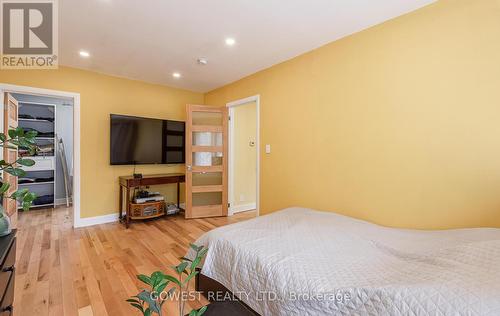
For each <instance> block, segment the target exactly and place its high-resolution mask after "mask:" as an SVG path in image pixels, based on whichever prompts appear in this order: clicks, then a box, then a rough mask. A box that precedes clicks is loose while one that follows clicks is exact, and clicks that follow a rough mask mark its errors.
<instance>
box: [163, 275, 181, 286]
mask: <svg viewBox="0 0 500 316" xmlns="http://www.w3.org/2000/svg"><path fill="white" fill-rule="evenodd" d="M163 277H164V278H165V279H167V280H169V281H170V282H173V283H175V284H177V285H179V286H181V282H180V281H179V280H177V278H175V277H173V276H171V275H168V274H165V275H164V276H163Z"/></svg>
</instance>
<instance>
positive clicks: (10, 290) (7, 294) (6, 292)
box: [0, 230, 16, 316]
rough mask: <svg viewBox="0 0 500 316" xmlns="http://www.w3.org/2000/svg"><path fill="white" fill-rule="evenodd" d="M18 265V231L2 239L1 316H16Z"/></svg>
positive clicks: (0, 265) (0, 253) (0, 244)
mask: <svg viewBox="0 0 500 316" xmlns="http://www.w3.org/2000/svg"><path fill="white" fill-rule="evenodd" d="M15 263H16V230H12V233H11V234H10V235H8V236H4V237H0V297H1V301H0V302H1V303H0V316H10V315H14V309H13V307H12V303H13V302H14V279H15V273H14V271H15V267H14V264H15Z"/></svg>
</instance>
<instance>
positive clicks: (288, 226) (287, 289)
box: [196, 208, 500, 315]
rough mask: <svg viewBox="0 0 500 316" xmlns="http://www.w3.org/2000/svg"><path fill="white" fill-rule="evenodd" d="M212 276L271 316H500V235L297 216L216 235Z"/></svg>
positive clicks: (205, 240)
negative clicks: (429, 229)
mask: <svg viewBox="0 0 500 316" xmlns="http://www.w3.org/2000/svg"><path fill="white" fill-rule="evenodd" d="M196 244H198V245H204V246H206V247H208V249H209V250H208V253H207V256H206V258H205V261H204V264H203V268H202V273H203V274H204V275H206V276H208V277H210V278H212V279H214V280H216V281H218V282H220V283H222V284H223V285H224V286H226V287H227V288H228V289H229V290H230V291H232V292H233V293H234V294H235V295H236V296H237V297H238V298H239V299H241V300H242V301H243V302H245V303H246V304H247V305H249V306H250V307H251V308H252V309H254V310H255V311H256V312H258V313H259V314H261V315H500V229H489V228H488V229H486V228H482V229H460V230H447V231H416V230H404V229H394V228H386V227H382V226H378V225H374V224H371V223H368V222H364V221H360V220H356V219H353V218H350V217H346V216H341V215H338V214H335V213H327V212H318V211H314V210H310V209H304V208H289V209H285V210H282V211H279V212H275V213H272V214H270V215H266V216H261V217H258V218H255V219H252V220H248V221H244V222H240V223H237V224H232V225H228V226H224V227H220V228H217V229H214V230H212V231H210V232H208V233H206V234H204V235H203V236H202V237H200V238H199V239H198V240H197V242H196Z"/></svg>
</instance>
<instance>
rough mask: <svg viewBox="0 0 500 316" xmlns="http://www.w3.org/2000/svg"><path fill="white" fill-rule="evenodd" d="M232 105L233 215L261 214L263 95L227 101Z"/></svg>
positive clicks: (230, 156) (229, 190)
mask: <svg viewBox="0 0 500 316" xmlns="http://www.w3.org/2000/svg"><path fill="white" fill-rule="evenodd" d="M227 107H228V108H229V131H228V137H229V170H228V176H229V187H228V201H229V215H233V214H235V213H238V212H245V211H251V210H256V211H257V215H258V214H259V178H260V177H259V165H260V163H259V160H260V150H259V148H260V142H259V96H258V95H257V96H253V97H249V98H245V99H241V100H237V101H234V102H230V103H228V104H227Z"/></svg>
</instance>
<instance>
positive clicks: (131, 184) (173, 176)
mask: <svg viewBox="0 0 500 316" xmlns="http://www.w3.org/2000/svg"><path fill="white" fill-rule="evenodd" d="M185 181H186V177H185V175H184V173H165V174H151V175H143V176H142V178H134V177H133V176H123V177H120V178H119V183H120V202H119V208H120V221H121V222H124V223H125V227H127V228H128V227H129V225H130V220H131V214H130V213H131V210H130V203H131V197H130V190H131V189H133V188H137V187H144V186H150V185H161V184H170V183H177V207H178V208H180V205H179V200H180V184H181V183H182V182H185ZM124 190H125V192H126V196H125V197H126V200H125V201H126V204H125V207H126V209H125V216H124V215H123V191H124Z"/></svg>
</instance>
